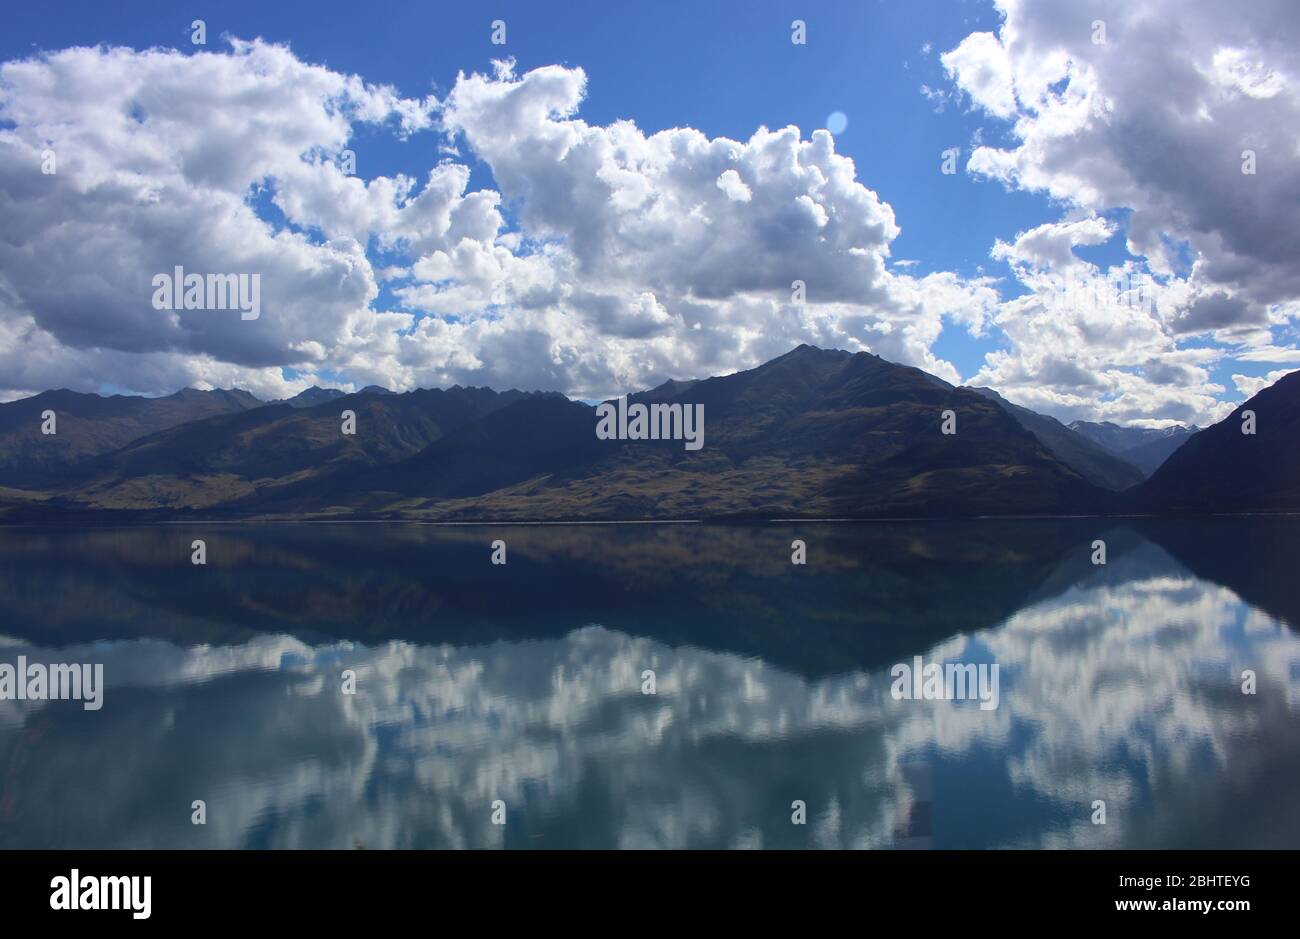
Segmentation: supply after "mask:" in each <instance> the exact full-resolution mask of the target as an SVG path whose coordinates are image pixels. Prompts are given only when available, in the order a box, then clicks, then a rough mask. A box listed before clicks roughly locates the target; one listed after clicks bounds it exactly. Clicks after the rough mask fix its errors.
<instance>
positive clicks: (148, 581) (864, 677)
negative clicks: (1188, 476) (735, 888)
mask: <svg viewBox="0 0 1300 939" xmlns="http://www.w3.org/2000/svg"><path fill="white" fill-rule="evenodd" d="M194 538H203V539H204V540H205V541H206V542H207V556H208V563H207V565H206V566H203V567H197V566H194V565H191V563H190V551H191V549H190V544H191V541H192V540H193V539H194ZM498 538H500V539H504V540H505V541H506V543H507V546H508V547H507V551H508V563H507V564H506V565H505V566H493V565H492V564H491V563H490V557H491V548H490V547H489V545H490V542H491V541H493V540H494V539H498ZM795 538H800V539H803V540H805V541H806V542H807V545H808V563H807V565H806V566H802V567H798V566H794V565H792V564H791V563H790V553H791V549H790V543H791V541H792V540H793V539H795ZM1097 538H1102V539H1104V540H1105V541H1106V543H1107V554H1108V558H1107V561H1108V563H1107V564H1106V565H1104V566H1096V565H1093V564H1092V563H1091V562H1090V555H1091V554H1092V548H1091V545H1092V542H1093V541H1094V539H1097ZM1297 558H1300V520H1284V519H1275V520H1268V519H1231V520H1230V519H1222V520H1219V519H1215V520H1203V521H1168V522H1152V521H1133V522H1124V523H1120V522H1115V521H1098V520H1092V521H1084V520H1074V521H1047V520H1033V521H1028V520H1027V521H1014V522H1013V521H1001V522H1000V521H972V522H960V523H958V522H953V523H926V524H920V523H917V524H911V523H864V524H798V525H753V526H708V525H653V526H572V527H566V526H546V527H466V528H451V527H433V526H420V525H376V524H371V525H342V524H340V525H322V524H311V525H306V524H304V525H247V526H231V525H220V526H218V525H209V526H192V527H191V526H177V525H169V526H160V527H139V528H113V529H90V530H73V529H39V528H7V529H0V662H7V663H11V664H12V663H14V662H15V661H16V660H17V657H18V656H19V655H25V656H27V657H28V659H29V660H33V661H43V662H102V663H103V664H104V670H105V682H106V690H105V693H104V705H103V707H102V709H101V710H99V711H85V710H84V709H83V708H82V707H81V705H80V703H78V702H71V701H59V702H31V701H25V702H18V701H0V847H3V848H110V847H139V848H171V847H179V848H208V847H222V848H230V847H244V848H352V847H354V846H364V847H366V848H386V847H404V848H487V847H508V848H527V847H544V848H570V847H597V848H610V847H628V848H645V847H672V848H705V847H709V848H712V847H736V848H740V847H746V848H750V847H752V848H793V847H798V848H805V847H807V848H928V847H936V848H966V847H975V848H992V847H1067V846H1069V847H1130V848H1162V847H1197V848H1210V847H1297V846H1300V791H1298V790H1297V787H1296V786H1295V783H1294V781H1295V780H1296V778H1297V776H1298V771H1300V734H1298V733H1297V731H1298V730H1300V722H1298V720H1297V716H1298V712H1300V636H1297V632H1296V625H1295V624H1296V623H1298V622H1300V587H1297V580H1300V578H1297V577H1296V574H1295V570H1296V559H1297ZM917 655H920V656H923V657H924V660H925V661H926V662H932V661H933V662H971V663H990V664H991V663H996V664H997V665H998V666H999V673H1000V689H999V690H1000V695H999V705H998V707H997V708H996V709H994V710H987V711H986V710H981V709H980V708H979V707H978V705H977V702H969V701H967V702H950V701H899V700H895V699H894V698H893V697H892V696H891V694H890V687H891V685H892V684H893V681H892V679H891V677H890V668H891V667H892V666H893V665H894V664H895V663H899V662H911V661H912V658H913V656H917ZM647 669H651V670H653V671H654V672H655V677H656V685H657V687H656V693H655V694H654V695H646V694H643V693H642V685H643V679H642V675H643V673H644V672H645V670H647ZM1246 669H1251V670H1253V671H1254V672H1255V674H1256V676H1257V693H1256V694H1254V695H1245V694H1243V693H1242V691H1241V673H1242V672H1243V670H1246ZM345 670H351V671H352V672H354V673H355V675H356V693H355V694H351V695H349V694H345V693H344V692H343V681H342V675H343V672H344V671H345ZM196 799H202V800H204V801H205V803H206V806H207V824H206V825H203V826H196V825H193V824H192V823H191V813H192V809H191V805H192V803H193V802H194V800H196ZM495 800H501V801H502V802H504V803H505V808H506V824H505V825H504V826H502V825H494V824H492V803H493V802H494V801H495ZM795 800H800V801H802V802H804V803H805V804H806V806H807V824H806V825H794V824H791V814H792V808H791V804H792V802H794V801H795ZM1096 800H1104V801H1105V803H1106V809H1107V820H1106V824H1105V825H1096V824H1093V823H1092V820H1091V819H1092V816H1093V808H1092V806H1093V803H1094V802H1095V801H1096Z"/></svg>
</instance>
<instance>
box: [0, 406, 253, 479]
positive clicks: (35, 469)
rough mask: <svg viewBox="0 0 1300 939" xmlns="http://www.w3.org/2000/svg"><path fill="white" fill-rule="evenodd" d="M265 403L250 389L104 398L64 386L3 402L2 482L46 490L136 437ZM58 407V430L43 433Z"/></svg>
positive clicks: (0, 439)
mask: <svg viewBox="0 0 1300 939" xmlns="http://www.w3.org/2000/svg"><path fill="white" fill-rule="evenodd" d="M262 406H263V403H262V402H261V401H259V400H257V399H256V398H254V397H253V396H252V395H250V394H249V393H248V392H246V391H238V390H235V391H198V390H196V389H194V388H186V389H184V390H183V391H178V392H176V393H175V394H172V395H168V396H167V397H165V398H140V397H133V396H129V395H113V396H112V397H100V396H99V395H93V394H82V393H80V392H76V391H68V390H67V389H60V390H58V391H46V392H42V393H41V394H38V395H33V396H32V397H30V398H23V399H21V400H18V401H11V402H9V403H8V404H0V485H5V486H14V487H18V488H25V487H33V488H44V487H47V486H50V485H51V484H53V483H55V482H57V481H58V480H60V479H61V478H62V476H63V474H64V473H65V472H66V471H67V470H68V469H69V468H70V467H72V466H74V465H75V464H77V463H78V462H81V461H83V460H86V459H88V458H91V457H94V456H98V455H100V454H104V453H109V452H112V451H113V450H117V449H119V448H121V447H124V446H126V445H127V444H129V443H130V442H131V441H133V440H138V439H139V438H141V437H144V436H147V435H149V434H153V433H157V432H158V431H162V430H166V429H167V428H170V427H176V426H179V425H181V424H186V423H189V422H191V421H196V420H202V419H203V418H206V417H212V416H214V415H219V414H242V413H243V412H245V411H250V410H253V409H256V408H261V407H262ZM44 411H53V412H54V413H55V415H56V425H55V426H56V430H57V433H55V434H52V435H46V434H42V433H41V423H42V419H41V414H42V413H43V412H44Z"/></svg>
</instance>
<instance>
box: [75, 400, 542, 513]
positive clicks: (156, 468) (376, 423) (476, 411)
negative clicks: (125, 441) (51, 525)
mask: <svg viewBox="0 0 1300 939" xmlns="http://www.w3.org/2000/svg"><path fill="white" fill-rule="evenodd" d="M521 397H523V395H522V393H520V392H517V391H513V392H505V393H504V394H498V393H497V392H495V391H492V390H491V389H487V388H459V387H458V388H453V389H449V390H447V391H442V390H440V389H434V390H418V391H413V392H409V393H407V394H401V395H397V394H392V393H387V394H371V393H368V392H358V393H357V394H352V395H344V396H343V397H339V398H335V399H334V400H332V401H329V402H327V403H325V404H320V405H316V406H315V407H309V408H296V407H293V406H292V405H290V404H274V405H267V406H265V407H262V408H258V409H257V410H255V411H250V412H247V413H241V414H227V415H221V416H218V417H213V418H209V419H205V420H200V421H194V422H191V423H189V424H184V425H181V426H179V427H174V428H171V429H169V430H166V431H162V432H161V433H157V434H152V435H150V436H148V437H144V438H141V439H139V440H136V441H134V442H133V443H131V444H129V445H128V446H126V447H123V448H122V449H120V450H118V451H115V452H113V453H110V454H106V455H104V456H102V457H98V458H95V459H93V460H89V461H87V462H86V463H84V464H83V465H81V466H79V467H77V469H76V471H75V475H74V477H73V480H72V484H71V485H69V486H66V487H64V488H63V489H62V490H61V491H59V492H58V493H56V495H57V496H58V497H59V500H60V502H61V503H62V504H69V505H76V506H82V507H86V508H96V509H130V510H137V511H139V510H157V509H168V510H175V509H211V508H214V507H222V508H225V509H234V508H236V507H238V506H241V505H245V504H247V503H249V502H254V501H256V502H259V503H272V502H274V501H275V500H277V499H283V498H285V497H286V495H287V494H290V493H294V492H298V491H300V490H303V489H306V488H310V487H312V486H317V487H319V486H320V485H321V484H322V482H323V481H324V480H327V479H331V478H333V477H336V476H347V475H348V474H354V478H353V483H352V486H351V489H350V490H349V494H350V496H351V497H352V498H356V497H357V495H358V492H359V491H361V490H363V489H364V488H365V485H366V484H365V482H364V480H362V479H359V478H355V474H357V473H360V472H364V471H369V470H371V469H373V468H375V467H379V466H386V465H388V464H391V463H394V462H397V461H399V460H402V459H404V458H405V457H408V456H410V455H412V454H414V453H417V452H419V451H420V450H422V449H424V448H425V447H426V446H428V445H429V444H430V443H432V442H433V441H434V440H436V439H438V438H439V437H441V436H442V435H443V434H445V433H447V432H448V431H450V430H453V429H455V428H457V427H460V426H461V425H463V424H465V423H466V422H468V421H470V420H473V419H475V418H477V417H481V416H483V415H485V414H488V413H490V412H491V411H493V410H495V409H497V408H499V407H503V406H505V405H507V404H510V403H512V402H514V401H515V400H517V399H519V398H521ZM345 410H350V411H352V412H354V414H355V415H356V433H355V434H352V435H348V434H344V433H343V432H342V418H341V415H342V412H343V411H345Z"/></svg>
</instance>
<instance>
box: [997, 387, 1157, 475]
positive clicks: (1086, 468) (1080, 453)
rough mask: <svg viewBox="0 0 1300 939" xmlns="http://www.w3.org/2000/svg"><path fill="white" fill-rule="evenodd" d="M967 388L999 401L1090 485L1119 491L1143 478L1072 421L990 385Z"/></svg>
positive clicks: (1133, 467) (1137, 470)
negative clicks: (1004, 394)
mask: <svg viewBox="0 0 1300 939" xmlns="http://www.w3.org/2000/svg"><path fill="white" fill-rule="evenodd" d="M971 391H974V392H976V393H977V394H982V395H984V396H985V397H986V398H989V399H991V400H993V401H996V402H997V403H998V404H1000V405H1002V407H1003V408H1005V409H1006V410H1007V412H1008V413H1010V414H1011V416H1012V417H1014V418H1015V419H1016V421H1017V422H1019V424H1020V426H1022V427H1024V428H1025V429H1026V430H1028V431H1029V432H1030V433H1031V434H1033V435H1034V436H1035V437H1037V438H1038V440H1039V442H1040V443H1042V444H1043V446H1045V447H1047V449H1049V450H1051V451H1052V452H1053V453H1054V454H1056V456H1057V457H1059V458H1060V459H1061V460H1062V461H1063V462H1064V463H1065V464H1066V465H1067V466H1069V467H1070V468H1072V469H1073V470H1075V471H1076V472H1077V473H1078V474H1079V475H1080V476H1082V477H1083V478H1084V479H1086V480H1088V482H1090V483H1092V484H1093V485H1094V486H1100V487H1102V488H1103V489H1111V490H1115V491H1119V490H1122V489H1129V488H1131V487H1133V486H1136V485H1137V484H1138V483H1140V482H1142V480H1144V479H1146V476H1147V474H1146V473H1144V472H1142V470H1140V469H1138V467H1136V466H1134V465H1133V463H1131V462H1129V461H1127V460H1124V459H1121V458H1120V457H1117V456H1116V455H1115V454H1114V453H1113V452H1111V451H1110V450H1108V449H1106V448H1105V447H1103V446H1102V445H1101V444H1099V443H1095V442H1094V441H1093V440H1090V439H1089V438H1088V437H1086V436H1084V435H1083V434H1081V433H1078V432H1076V431H1075V430H1073V429H1072V428H1073V426H1074V425H1073V424H1072V425H1070V427H1067V426H1065V425H1064V424H1062V423H1061V422H1060V421H1058V420H1057V419H1056V418H1054V417H1048V416H1047V415H1045V414H1039V413H1038V412H1037V411H1031V410H1030V409H1029V408H1025V407H1021V406H1020V405H1018V404H1012V403H1011V402H1010V401H1008V400H1007V399H1006V398H1004V397H1002V396H1001V395H1000V394H998V393H997V392H996V391H994V390H993V389H992V388H971ZM1076 423H1077V422H1076ZM1112 426H1114V425H1112Z"/></svg>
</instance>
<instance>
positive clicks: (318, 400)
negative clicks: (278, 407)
mask: <svg viewBox="0 0 1300 939" xmlns="http://www.w3.org/2000/svg"><path fill="white" fill-rule="evenodd" d="M346 394H347V392H346V391H341V390H339V389H338V388H317V387H315V386H313V387H311V388H308V389H306V390H305V391H300V392H298V393H297V394H296V395H294V396H293V397H292V398H285V399H284V400H283V401H277V402H276V403H277V404H287V405H289V407H291V408H314V407H315V406H316V405H318V404H325V403H326V402H327V401H333V400H334V399H335V398H341V397H343V396H344V395H346Z"/></svg>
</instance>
